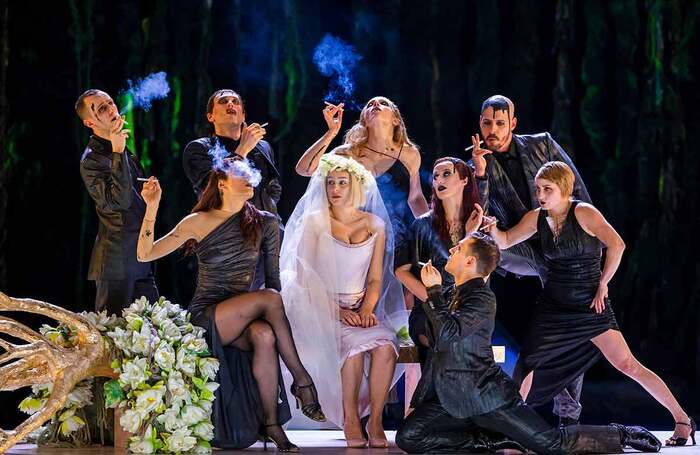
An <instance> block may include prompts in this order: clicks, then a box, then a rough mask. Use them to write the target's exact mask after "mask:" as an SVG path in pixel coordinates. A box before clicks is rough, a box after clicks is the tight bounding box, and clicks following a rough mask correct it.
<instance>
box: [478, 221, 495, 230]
mask: <svg viewBox="0 0 700 455" xmlns="http://www.w3.org/2000/svg"><path fill="white" fill-rule="evenodd" d="M497 223H498V221H491V222H490V223H489V224H487V225H485V226H481V227H480V228H479V230H480V231H485V230H486V229H488V228H490V227H491V226H495V225H496V224H497Z"/></svg>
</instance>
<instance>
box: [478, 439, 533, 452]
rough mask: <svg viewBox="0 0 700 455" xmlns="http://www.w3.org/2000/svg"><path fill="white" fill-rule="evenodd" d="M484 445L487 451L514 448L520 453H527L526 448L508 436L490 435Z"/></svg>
mask: <svg viewBox="0 0 700 455" xmlns="http://www.w3.org/2000/svg"><path fill="white" fill-rule="evenodd" d="M486 446H487V448H488V451H489V452H498V451H499V450H505V449H514V450H519V451H520V452H522V453H527V449H526V448H525V447H523V446H522V445H521V444H520V443H519V442H517V441H514V440H512V439H510V438H509V437H508V436H502V435H501V436H500V437H491V438H489V439H487V440H486Z"/></svg>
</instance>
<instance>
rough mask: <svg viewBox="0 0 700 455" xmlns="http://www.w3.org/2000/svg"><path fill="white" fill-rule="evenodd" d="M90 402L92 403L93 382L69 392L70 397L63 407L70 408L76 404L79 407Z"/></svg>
mask: <svg viewBox="0 0 700 455" xmlns="http://www.w3.org/2000/svg"><path fill="white" fill-rule="evenodd" d="M90 403H92V382H90V383H89V384H87V385H84V386H77V387H76V388H74V389H73V390H72V391H71V393H69V394H68V398H67V399H66V402H65V404H64V405H63V407H65V408H69V407H71V406H75V407H77V408H84V407H85V406H87V405H88V404H90Z"/></svg>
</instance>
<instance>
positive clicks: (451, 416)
mask: <svg viewBox="0 0 700 455" xmlns="http://www.w3.org/2000/svg"><path fill="white" fill-rule="evenodd" d="M499 258H500V252H499V250H498V246H496V244H495V243H494V242H493V240H492V239H491V238H489V237H484V236H478V235H472V236H469V237H466V238H465V239H463V240H462V241H460V242H459V244H458V245H457V246H455V247H454V248H452V250H450V258H449V260H448V261H447V264H446V265H445V270H446V271H447V272H448V273H450V274H451V275H453V276H454V277H455V286H454V288H451V289H448V290H447V292H446V294H447V298H448V300H447V301H446V300H445V297H444V296H443V292H442V287H441V283H442V278H441V276H440V273H439V272H438V270H437V269H435V268H434V267H433V266H432V264H430V263H428V264H427V265H426V266H424V267H423V269H422V270H421V279H422V280H423V284H424V285H425V286H426V288H427V290H428V301H426V302H424V303H423V304H422V305H423V308H424V310H425V312H426V315H427V317H428V320H429V323H430V326H431V330H432V331H431V333H432V336H433V339H432V340H431V341H432V342H431V346H432V351H431V352H430V354H429V357H428V361H427V363H426V366H425V368H424V370H423V375H422V377H421V380H420V382H419V383H418V387H417V388H416V391H415V393H414V395H413V400H412V407H413V408H415V410H414V411H413V413H411V414H410V415H409V416H408V417H407V418H406V420H405V422H404V425H403V427H402V428H401V429H400V430H399V431H398V433H397V434H396V444H397V445H398V446H399V447H400V448H401V449H403V450H405V451H406V452H409V453H423V452H457V451H465V452H469V451H483V450H495V449H500V448H505V447H509V446H510V447H517V445H515V444H514V443H517V444H520V445H521V446H522V447H524V448H527V449H529V450H533V451H535V452H537V453H544V454H565V453H621V452H622V451H623V447H625V446H629V447H632V448H635V449H637V450H642V451H648V452H658V451H659V450H660V448H661V443H660V442H659V440H658V439H656V438H655V437H654V435H652V434H651V433H649V432H648V431H647V430H646V429H644V428H641V427H626V426H623V425H618V424H611V425H607V426H588V425H576V426H570V427H564V428H561V429H559V428H554V427H551V426H550V425H549V424H547V423H546V422H545V421H544V420H543V419H542V418H541V417H540V416H539V415H538V414H537V413H536V412H535V411H534V410H532V409H531V408H530V407H529V406H528V405H526V404H525V403H523V401H522V400H521V399H520V394H519V393H518V387H517V386H516V385H515V383H514V382H513V381H512V380H511V379H510V378H509V377H508V376H507V375H506V374H505V373H504V372H503V371H502V370H501V369H500V368H499V367H498V366H497V365H496V363H495V362H494V359H493V351H492V347H491V334H492V333H493V329H494V324H495V316H496V298H495V296H494V294H493V292H492V291H491V290H490V289H489V287H488V286H487V285H486V282H485V280H486V279H487V278H488V276H489V275H490V274H491V272H493V270H494V269H495V268H496V265H497V264H498V261H499ZM503 435H505V437H506V438H505V439H504V437H503Z"/></svg>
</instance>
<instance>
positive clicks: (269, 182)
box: [182, 136, 282, 214]
mask: <svg viewBox="0 0 700 455" xmlns="http://www.w3.org/2000/svg"><path fill="white" fill-rule="evenodd" d="M216 141H218V142H219V144H220V145H221V146H222V147H224V148H225V149H226V151H228V152H229V156H234V154H235V150H236V147H238V142H239V141H234V140H233V139H231V138H228V137H224V136H211V137H201V138H199V139H195V140H194V141H192V142H190V143H189V144H187V145H186V146H185V150H184V151H183V153H182V164H183V167H184V169H185V175H187V178H188V179H189V180H190V183H191V184H192V189H193V190H194V193H195V194H196V195H197V197H199V196H200V195H201V194H202V191H204V188H205V187H206V186H207V181H208V179H209V172H210V171H211V168H212V158H211V157H210V156H209V153H208V152H209V149H210V148H212V147H214V146H215V144H216ZM247 157H248V159H249V160H250V161H252V163H253V165H254V166H255V167H256V168H257V169H258V170H259V171H260V172H261V174H262V181H261V182H260V185H258V186H257V187H255V190H254V193H253V198H252V199H251V200H250V202H251V203H252V204H253V205H254V206H255V207H257V208H258V210H265V211H268V212H270V213H274V214H277V204H278V203H279V201H280V197H281V195H282V185H281V184H280V181H279V172H278V171H277V168H276V167H275V161H274V153H273V152H272V147H271V146H270V144H269V143H267V142H266V141H259V142H258V144H257V145H256V146H255V148H253V150H251V151H250V153H248V156H247Z"/></svg>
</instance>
